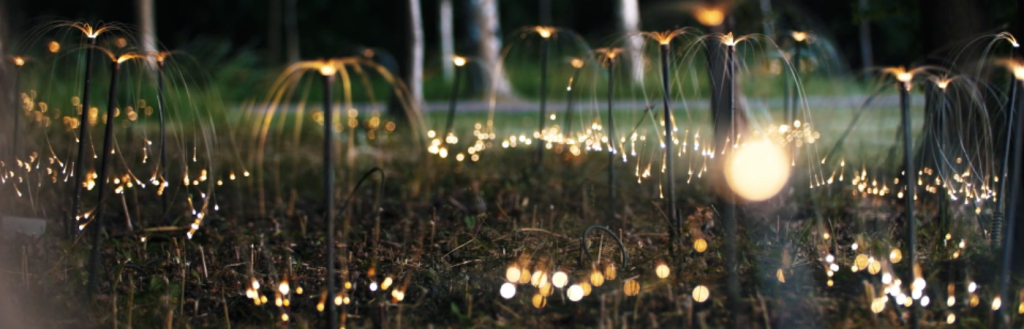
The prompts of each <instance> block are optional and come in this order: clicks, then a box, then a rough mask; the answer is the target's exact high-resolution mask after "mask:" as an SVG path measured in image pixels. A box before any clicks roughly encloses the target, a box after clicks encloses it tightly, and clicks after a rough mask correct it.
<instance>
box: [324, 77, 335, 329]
mask: <svg viewBox="0 0 1024 329" xmlns="http://www.w3.org/2000/svg"><path fill="white" fill-rule="evenodd" d="M333 83H334V74H330V75H323V85H324V145H323V146H324V154H323V158H324V201H325V202H326V203H327V205H326V208H327V210H326V211H327V214H326V215H324V220H325V221H327V298H328V304H329V305H328V308H329V309H330V311H329V312H328V323H329V324H330V327H329V328H338V308H337V305H334V302H333V301H331V300H332V298H333V296H334V290H335V286H336V285H337V284H336V282H335V280H336V278H335V276H336V274H335V268H334V267H335V249H337V246H336V245H335V243H334V234H335V232H334V160H333V156H334V155H333V151H332V147H331V146H332V145H333V143H331V142H332V141H333V140H334V132H333V131H332V130H333V129H332V126H333V123H334V121H333V120H334V119H333V114H332V113H331V112H332V109H331V85H332V84H333Z"/></svg>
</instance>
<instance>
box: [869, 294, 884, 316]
mask: <svg viewBox="0 0 1024 329" xmlns="http://www.w3.org/2000/svg"><path fill="white" fill-rule="evenodd" d="M882 310H885V299H884V297H883V298H875V300H874V301H872V302H871V312H875V313H882Z"/></svg>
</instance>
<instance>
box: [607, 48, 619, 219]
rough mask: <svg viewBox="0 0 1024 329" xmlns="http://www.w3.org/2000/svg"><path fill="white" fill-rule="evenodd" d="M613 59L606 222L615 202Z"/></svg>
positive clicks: (612, 68)
mask: <svg viewBox="0 0 1024 329" xmlns="http://www.w3.org/2000/svg"><path fill="white" fill-rule="evenodd" d="M614 72H615V60H614V59H613V58H608V209H609V211H608V222H609V223H611V222H612V221H614V220H615V210H616V209H617V208H616V205H617V204H618V202H616V199H615V188H616V187H615V155H616V154H617V153H618V152H616V150H615V141H617V140H618V137H616V136H615V111H614V106H613V105H612V102H613V101H614V99H615V79H614Z"/></svg>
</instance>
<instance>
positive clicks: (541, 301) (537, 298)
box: [531, 294, 548, 308]
mask: <svg viewBox="0 0 1024 329" xmlns="http://www.w3.org/2000/svg"><path fill="white" fill-rule="evenodd" d="M531 302H532V303H533V307H535V308H543V307H544V306H546V305H548V299H547V298H544V296H541V295H540V294H536V295H533V298H532V299H531Z"/></svg>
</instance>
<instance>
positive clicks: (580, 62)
mask: <svg viewBox="0 0 1024 329" xmlns="http://www.w3.org/2000/svg"><path fill="white" fill-rule="evenodd" d="M569 63H570V64H572V67H574V68H577V69H578V68H581V67H583V60H582V59H579V58H573V59H572V61H571V62H569Z"/></svg>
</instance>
